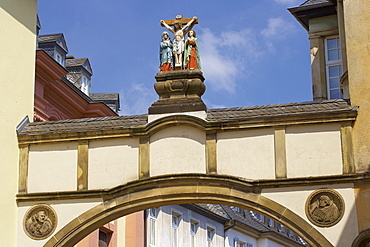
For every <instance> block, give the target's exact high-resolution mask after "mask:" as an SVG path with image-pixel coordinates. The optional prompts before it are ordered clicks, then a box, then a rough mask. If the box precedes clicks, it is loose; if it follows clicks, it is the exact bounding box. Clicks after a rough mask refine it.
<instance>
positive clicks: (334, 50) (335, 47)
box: [325, 37, 343, 99]
mask: <svg viewBox="0 0 370 247" xmlns="http://www.w3.org/2000/svg"><path fill="white" fill-rule="evenodd" d="M325 62H326V83H327V88H328V99H342V98H343V95H342V93H341V91H340V77H341V76H342V65H341V64H342V60H341V55H340V41H339V38H338V37H332V38H327V39H325Z"/></svg>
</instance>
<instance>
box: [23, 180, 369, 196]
mask: <svg viewBox="0 0 370 247" xmlns="http://www.w3.org/2000/svg"><path fill="white" fill-rule="evenodd" d="M369 180H370V173H357V174H344V175H333V176H316V177H300V178H279V179H266V180H246V179H242V178H237V177H232V176H225V175H216V174H210V175H206V174H181V175H163V176H155V177H150V178H146V179H141V180H137V181H134V182H129V183H127V184H125V185H120V186H117V187H114V188H110V189H103V190H80V191H60V192H37V193H19V194H17V195H16V199H17V202H18V203H22V202H32V201H46V200H48V201H49V200H53V201H54V200H70V199H87V198H102V199H103V200H108V199H111V198H115V197H117V196H120V195H122V193H127V191H130V190H131V188H136V189H137V188H140V190H147V189H148V188H149V187H153V186H154V187H156V184H157V183H162V182H163V181H166V183H165V187H171V186H173V185H175V184H177V183H178V182H179V181H180V182H184V181H185V182H186V181H189V183H190V182H191V183H194V182H196V181H198V182H199V183H202V184H207V183H210V184H214V183H219V184H222V183H226V182H227V183H230V182H231V183H232V184H233V188H234V189H238V188H239V189H241V190H243V191H244V192H247V191H249V192H250V193H254V194H260V193H261V192H262V189H268V188H286V187H301V186H314V185H328V184H345V183H346V184H348V183H356V182H364V181H369ZM161 187H163V183H162V185H161ZM246 188H247V190H246Z"/></svg>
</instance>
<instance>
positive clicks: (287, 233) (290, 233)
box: [286, 228, 293, 237]
mask: <svg viewBox="0 0 370 247" xmlns="http://www.w3.org/2000/svg"><path fill="white" fill-rule="evenodd" d="M286 235H287V236H288V237H292V236H293V234H292V232H291V231H290V230H289V229H288V228H287V229H286Z"/></svg>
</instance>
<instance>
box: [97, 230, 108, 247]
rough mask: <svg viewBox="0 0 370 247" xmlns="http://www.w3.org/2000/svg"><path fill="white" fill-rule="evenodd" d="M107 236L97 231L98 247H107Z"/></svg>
mask: <svg viewBox="0 0 370 247" xmlns="http://www.w3.org/2000/svg"><path fill="white" fill-rule="evenodd" d="M108 244H109V240H108V234H107V233H106V232H103V231H101V230H99V247H108Z"/></svg>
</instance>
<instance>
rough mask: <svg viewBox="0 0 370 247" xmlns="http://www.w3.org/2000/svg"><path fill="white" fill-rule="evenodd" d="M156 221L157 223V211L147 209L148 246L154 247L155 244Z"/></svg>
mask: <svg viewBox="0 0 370 247" xmlns="http://www.w3.org/2000/svg"><path fill="white" fill-rule="evenodd" d="M156 221H157V209H156V208H151V209H149V222H150V223H149V234H150V235H149V244H150V245H151V246H155V242H156Z"/></svg>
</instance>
